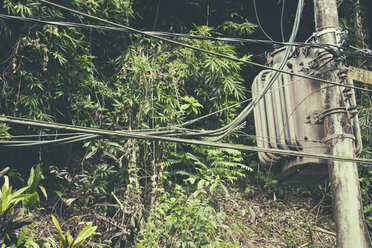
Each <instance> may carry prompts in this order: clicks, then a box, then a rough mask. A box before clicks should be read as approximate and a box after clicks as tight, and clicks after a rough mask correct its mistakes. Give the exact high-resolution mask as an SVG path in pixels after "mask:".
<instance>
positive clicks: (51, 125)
mask: <svg viewBox="0 0 372 248" xmlns="http://www.w3.org/2000/svg"><path fill="white" fill-rule="evenodd" d="M0 122H3V123H13V124H21V125H27V126H36V127H41V128H53V129H61V130H67V131H75V132H83V133H87V134H91V135H99V136H102V137H116V138H134V139H144V140H155V141H163V142H171V143H181V144H191V145H203V146H210V147H220V148H230V149H236V150H241V151H253V152H268V153H275V154H282V155H288V156H298V157H310V158H318V159H325V160H338V161H345V162H355V163H367V164H372V160H369V159H362V158H351V157H343V156H334V155H330V154H316V153H306V152H299V151H290V150H280V149H272V148H260V147H253V146H247V145H236V144H234V145H233V144H226V143H221V142H212V141H205V140H193V139H182V138H172V137H164V136H157V135H149V134H139V133H131V132H126V131H110V130H104V129H98V128H86V127H77V126H73V125H66V124H61V123H51V122H43V121H33V120H27V119H23V118H15V117H10V116H2V117H1V118H0ZM2 147H6V146H4V145H2Z"/></svg>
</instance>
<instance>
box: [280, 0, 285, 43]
mask: <svg viewBox="0 0 372 248" xmlns="http://www.w3.org/2000/svg"><path fill="white" fill-rule="evenodd" d="M282 1H283V2H282V14H281V17H280V32H281V34H282V41H283V42H285V39H284V27H283V19H284V6H285V0H282Z"/></svg>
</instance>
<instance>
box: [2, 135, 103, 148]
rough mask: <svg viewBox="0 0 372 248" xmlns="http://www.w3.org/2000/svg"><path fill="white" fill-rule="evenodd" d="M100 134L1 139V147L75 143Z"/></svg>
mask: <svg viewBox="0 0 372 248" xmlns="http://www.w3.org/2000/svg"><path fill="white" fill-rule="evenodd" d="M98 137H99V135H96V134H79V135H74V136H72V137H67V138H61V139H55V140H36V141H35V140H33V141H29V140H26V141H25V140H23V141H0V147H4V148H16V147H22V148H23V147H35V146H45V145H56V144H59V145H65V144H69V143H75V142H80V141H86V140H89V139H94V138H98Z"/></svg>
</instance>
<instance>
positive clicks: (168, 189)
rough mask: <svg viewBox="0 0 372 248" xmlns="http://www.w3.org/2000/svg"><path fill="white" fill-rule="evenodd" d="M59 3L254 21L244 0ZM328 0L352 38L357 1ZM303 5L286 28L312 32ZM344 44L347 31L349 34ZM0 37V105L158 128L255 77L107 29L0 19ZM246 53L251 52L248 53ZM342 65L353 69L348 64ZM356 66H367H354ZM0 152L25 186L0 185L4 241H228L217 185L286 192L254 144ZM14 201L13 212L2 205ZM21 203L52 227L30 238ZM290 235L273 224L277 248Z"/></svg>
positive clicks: (160, 19)
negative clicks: (300, 23) (249, 147)
mask: <svg viewBox="0 0 372 248" xmlns="http://www.w3.org/2000/svg"><path fill="white" fill-rule="evenodd" d="M257 2H259V1H257ZM271 2H272V3H271V4H272V5H273V6H274V7H275V8H274V7H273V8H269V9H267V10H266V11H268V12H269V13H275V15H272V17H273V19H277V17H278V16H279V14H278V13H279V12H278V11H277V10H276V8H277V7H278V6H280V5H279V3H280V2H281V1H271ZM289 2H291V1H289ZM292 2H294V1H292ZM341 2H342V1H341ZM63 4H64V5H65V6H68V7H71V8H73V9H76V10H80V11H83V12H86V13H89V14H92V15H95V16H99V17H102V18H106V19H109V20H111V21H113V22H117V23H121V24H125V25H131V26H134V27H137V28H140V29H142V28H144V29H147V30H151V29H155V30H163V31H176V32H182V33H188V34H199V35H205V36H219V35H222V36H235V37H238V36H239V37H247V36H248V35H251V34H252V33H253V32H254V31H255V29H256V28H257V26H256V25H255V24H252V23H251V22H250V21H253V18H254V13H253V11H252V4H251V3H247V1H222V0H221V1H209V0H200V1H186V0H182V1H171V0H158V1H148V0H141V1H131V0H89V1H80V0H69V1H63ZM309 5H310V4H309ZM258 6H259V7H260V4H259V5H258ZM287 6H288V9H287V10H286V11H287V12H288V13H291V12H290V11H292V13H293V8H294V7H293V6H292V4H287ZM340 6H341V7H340V8H342V9H340V13H341V15H342V16H341V17H342V19H341V21H342V22H341V23H342V27H343V28H344V29H348V30H349V32H350V33H352V34H353V33H354V31H355V30H356V29H358V28H360V27H352V26H351V25H350V24H349V23H351V22H352V19H353V18H354V15H355V12H357V11H360V8H359V7H360V6H355V5H352V1H344V3H343V4H342V5H340ZM350 6H352V8H350ZM261 7H262V6H261ZM343 7H344V8H343ZM310 9H311V8H310ZM350 9H351V10H350ZM311 11H312V10H311ZM311 11H305V12H306V13H304V22H305V24H304V25H305V28H304V29H303V30H301V33H300V34H299V37H307V36H308V35H310V34H311V32H312V23H311V21H309V20H310V19H311ZM363 11H364V10H363V9H362V16H363ZM0 13H3V14H10V15H18V16H24V17H33V18H37V19H43V20H54V21H68V22H84V23H89V24H101V23H97V22H95V21H92V20H90V19H88V18H83V17H81V16H79V15H77V14H73V13H71V12H68V11H62V10H60V9H57V8H54V7H51V6H48V5H45V4H42V3H39V2H37V1H32V0H22V1H17V0H4V1H3V3H0ZM190 13H192V15H190ZM247 16H249V18H247ZM266 17H267V16H266ZM269 21H270V18H265V20H264V21H263V24H264V25H265V24H267V23H268V22H269ZM291 21H292V20H291V18H290V16H288V17H286V18H285V19H284V22H285V23H286V24H287V25H291ZM270 22H272V20H271V21H270ZM367 22H368V20H364V19H363V20H362V23H367ZM364 27H365V26H364ZM268 30H269V32H270V33H271V34H272V35H273V37H274V39H277V40H280V38H279V37H280V33H279V32H278V30H279V26H275V27H270V28H269V29H268ZM289 30H290V29H289V28H288V30H286V31H284V34H283V35H284V36H286V35H287V33H286V32H289ZM258 37H259V34H258ZM175 39H176V40H178V41H182V42H184V43H188V44H191V45H194V46H197V47H200V48H204V49H207V50H210V51H215V52H219V53H223V54H226V55H229V56H233V57H239V58H243V59H245V60H250V59H252V56H251V55H248V54H249V53H255V54H256V55H257V53H258V52H260V53H261V54H263V53H264V50H265V49H267V47H266V48H265V47H261V46H258V45H256V46H250V47H248V46H245V45H243V44H240V43H234V44H230V43H225V42H214V41H206V40H188V39H185V38H175ZM364 39H365V40H368V37H364ZM351 40H352V42H353V41H354V40H355V37H354V36H353V35H352V37H351ZM0 43H1V44H2V45H1V47H0V63H1V64H0V68H1V75H0V89H1V97H0V109H1V113H0V114H5V115H12V116H18V117H26V118H30V119H35V120H46V121H55V122H61V123H67V124H74V125H80V126H85V127H98V128H104V129H108V130H142V129H161V128H164V127H169V126H174V125H177V124H182V123H185V122H187V121H189V120H192V119H194V118H197V117H200V116H203V115H205V114H209V113H211V112H214V111H218V110H221V109H224V108H226V107H228V106H231V105H233V104H236V103H238V102H240V101H242V100H244V99H247V98H249V97H250V94H249V90H248V89H249V88H250V83H249V82H250V81H251V79H252V78H253V77H254V76H255V71H254V70H253V68H247V67H243V65H242V64H240V63H238V62H234V61H231V60H227V59H221V58H216V57H213V56H211V55H208V54H204V53H200V52H197V51H193V50H190V49H187V48H183V47H178V46H175V45H171V44H167V43H165V42H163V41H159V40H155V39H152V38H146V37H142V36H139V35H136V34H128V33H123V32H117V31H107V30H106V31H103V30H97V29H93V28H91V29H83V28H71V27H60V26H53V25H40V24H35V23H24V22H19V21H10V20H5V19H0ZM254 59H256V60H258V61H260V62H262V56H261V55H257V56H256V57H254ZM361 62H363V61H361ZM348 63H350V64H354V65H355V64H356V63H359V64H360V61H355V60H350V61H349V62H348ZM364 67H365V68H366V69H370V65H369V64H368V63H364ZM370 98H371V97H370V96H369V95H367V94H363V93H362V94H361V95H358V102H359V106H360V107H359V108H360V116H361V124H362V132H363V138H364V146H365V148H364V152H363V156H365V157H369V158H371V156H372V133H371V125H372V124H371V118H370V115H371V109H372V105H371V99H370ZM241 108H242V105H241V104H238V105H237V106H235V107H234V108H230V109H229V110H228V111H223V112H221V113H219V114H217V115H213V116H211V117H209V118H208V119H204V120H202V121H200V122H196V123H194V124H193V125H192V128H197V129H214V128H218V127H221V126H223V125H226V124H227V123H229V122H230V121H231V120H232V119H233V118H234V117H235V116H236V115H237V113H239V110H240V109H241ZM0 128H1V129H0V131H1V135H2V136H3V137H4V138H5V137H6V136H7V135H10V134H11V135H25V134H40V135H43V134H53V133H55V131H52V130H49V129H37V128H24V127H18V126H12V128H9V127H6V126H0ZM252 130H253V122H252V121H251V120H248V125H247V126H246V127H245V130H244V131H247V132H248V133H252ZM62 133H63V132H62ZM224 142H227V143H233V142H240V143H242V142H244V143H246V144H254V142H255V141H254V139H253V138H252V137H250V136H249V137H236V136H233V135H231V136H230V137H227V138H225V139H224ZM5 153H8V151H5ZM9 154H11V156H7V159H6V160H4V161H2V162H1V164H0V165H1V168H2V167H3V166H5V165H9V166H11V167H13V170H12V171H11V172H10V173H9V175H10V176H11V177H12V180H13V181H14V185H18V186H20V187H21V186H25V187H24V188H22V189H21V190H18V191H15V192H13V193H12V188H11V187H9V186H6V184H4V186H3V188H2V191H1V192H2V193H3V195H4V194H5V193H6V194H9V195H12V197H13V198H11V199H17V200H10V202H9V201H8V202H7V204H8V205H7V206H6V207H4V208H1V209H2V211H0V221H1V223H5V222H6V223H7V224H9V225H10V224H13V223H20V225H19V227H18V226H17V227H18V228H22V227H23V229H22V230H23V231H22V232H21V233H20V235H18V237H17V236H16V235H15V232H12V235H13V236H9V235H8V236H6V235H7V231H3V229H2V227H1V228H0V231H1V232H2V233H0V238H1V240H7V242H8V243H9V244H10V243H12V244H13V245H15V246H16V247H23V246H22V245H25V246H26V247H37V246H38V245H39V246H40V247H41V246H42V245H43V244H44V245H45V247H59V245H60V246H62V247H79V246H80V245H83V243H84V242H86V245H89V246H92V247H93V246H97V247H130V246H134V247H135V246H137V247H239V238H238V237H239V236H240V235H242V233H243V231H242V230H241V228H240V227H239V225H241V223H240V222H239V221H238V219H239V218H242V217H243V216H244V214H245V213H243V212H242V213H241V212H239V211H237V214H236V215H235V216H234V217H232V216H230V215H229V214H227V210H225V209H223V208H222V207H221V205H220V204H221V203H220V202H222V201H220V199H223V198H227V197H229V191H230V188H234V187H235V188H238V189H239V190H241V191H242V192H244V194H246V195H249V196H252V195H254V194H256V193H255V192H256V191H260V190H261V188H264V191H262V192H265V193H264V194H263V195H264V198H265V199H267V200H269V201H270V203H273V204H272V205H273V206H279V207H280V206H282V205H283V202H284V201H285V200H286V199H287V195H286V188H285V187H284V186H281V185H278V183H277V182H276V181H275V179H273V178H272V177H273V174H272V173H271V174H270V175H268V172H267V170H268V168H260V166H259V165H258V163H257V162H256V161H257V157H256V155H255V154H245V153H242V152H240V151H236V150H231V149H217V148H206V147H200V146H186V145H179V144H177V145H176V144H168V143H160V142H155V141H139V140H134V139H127V140H122V139H94V140H90V141H86V142H84V143H79V144H75V145H67V146H65V147H47V148H38V149H28V150H27V149H25V150H22V151H21V150H19V149H18V150H16V151H11V153H9ZM20 154H22V157H23V158H20ZM2 156H5V154H2ZM34 165H36V166H35V167H32V166H34ZM31 168H32V169H31ZM253 171H254V173H252V172H253ZM29 172H30V173H29ZM360 174H361V186H362V194H363V198H364V200H365V202H364V205H365V213H366V215H367V218H368V224H369V225H371V223H372V219H371V218H372V217H371V216H372V202H371V199H370V196H369V187H370V184H371V183H372V182H371V179H370V174H371V169H370V167H369V166H366V165H360ZM26 177H27V178H28V180H25V179H24V178H26ZM42 185H43V186H44V187H43V186H42ZM314 188H315V189H314ZM327 188H328V186H327V185H326V184H325V185H318V187H312V188H310V189H309V187H304V189H303V192H305V193H301V194H303V195H306V194H308V195H309V196H311V197H314V198H315V199H320V201H321V202H322V201H323V200H324V199H325V198H326V197H329V193H327ZM260 192H261V191H260ZM21 193H24V194H21ZM20 201H22V203H23V207H24V212H19V210H14V209H16V207H17V208H18V207H19V205H20V204H17V203H18V202H20ZM319 205H322V204H319ZM35 206H39V207H43V208H44V209H43V211H44V212H43V214H44V215H47V216H51V217H50V218H49V220H50V222H53V223H54V226H55V227H56V229H57V232H55V234H56V235H55V236H53V237H51V236H42V235H41V234H42V233H43V232H39V233H37V232H32V231H31V228H29V229H27V225H29V224H30V221H29V219H24V218H26V216H28V215H32V214H31V213H32V212H33V211H35V212H36V209H35ZM316 207H318V205H317V206H316ZM314 208H315V207H314ZM1 209H0V210H1ZM250 210H251V209H250ZM12 211H13V212H12ZM247 211H248V210H247ZM252 211H253V210H252ZM51 214H54V215H57V214H58V215H59V216H60V219H62V218H65V219H70V218H71V219H76V220H73V221H75V222H73V223H75V224H77V223H81V224H82V225H75V227H74V228H72V229H73V231H71V232H74V234H70V232H69V231H66V232H64V231H62V230H65V228H64V227H63V226H62V227H61V226H60V224H59V222H58V221H57V218H56V217H54V216H53V215H51ZM94 214H95V215H96V216H99V218H98V217H97V218H96V219H94V218H93V220H94V221H96V223H95V225H98V224H99V223H100V222H99V221H102V223H106V224H107V223H111V224H112V225H110V227H109V228H107V229H106V230H102V229H100V228H99V227H98V229H97V226H93V223H92V222H86V221H84V218H87V217H88V218H89V216H92V215H94ZM9 219H10V220H9ZM89 220H90V219H89ZM231 223H233V224H231ZM106 224H104V225H103V224H102V226H105V227H106ZM262 225H267V226H268V224H265V223H263V224H262ZM24 226H26V227H24ZM77 226H80V229H76V227H77ZM232 226H233V227H234V228H232ZM12 227H14V225H13V226H12ZM38 228H40V227H38ZM102 228H103V227H102ZM4 230H5V229H4ZM96 230H97V232H100V234H98V233H95V231H96ZM103 231H106V232H105V233H104V232H103ZM292 232H294V231H293V230H292V229H286V230H285V231H283V232H281V236H282V237H283V240H284V242H285V243H286V244H287V245H288V247H291V245H293V246H294V245H295V244H296V243H297V241H295V240H294V238H293V235H292ZM4 233H5V234H4ZM57 234H58V235H57ZM94 234H97V235H94ZM25 237H26V238H25ZM308 247H311V246H308Z"/></svg>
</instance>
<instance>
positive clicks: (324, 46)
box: [0, 14, 372, 63]
mask: <svg viewBox="0 0 372 248" xmlns="http://www.w3.org/2000/svg"><path fill="white" fill-rule="evenodd" d="M0 17H1V18H4V19H9V20H18V21H26V22H34V23H39V24H45V25H56V26H63V27H77V28H89V29H92V28H93V29H98V30H105V31H117V32H126V33H131V31H130V30H128V29H126V28H118V27H109V26H100V25H91V24H83V23H74V22H59V21H43V20H38V19H34V18H27V17H20V16H10V15H3V14H0ZM143 32H144V33H146V34H153V35H157V36H161V37H179V38H187V39H199V40H211V41H221V42H239V43H256V44H267V45H281V46H289V45H290V46H299V47H303V46H309V47H318V48H322V49H325V50H327V51H330V52H334V49H336V50H338V51H339V53H341V54H346V55H349V56H355V57H362V58H372V50H370V49H360V48H357V47H353V46H349V47H350V48H352V49H353V50H355V51H356V52H350V51H347V50H345V47H341V46H339V45H335V44H327V43H324V44H321V43H314V42H309V40H310V39H311V38H312V37H310V38H309V39H308V40H307V41H305V42H279V41H271V40H259V39H247V38H226V37H212V36H203V35H190V34H180V33H170V32H159V31H143ZM360 53H362V54H364V55H362V54H360ZM2 63H4V62H2Z"/></svg>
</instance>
